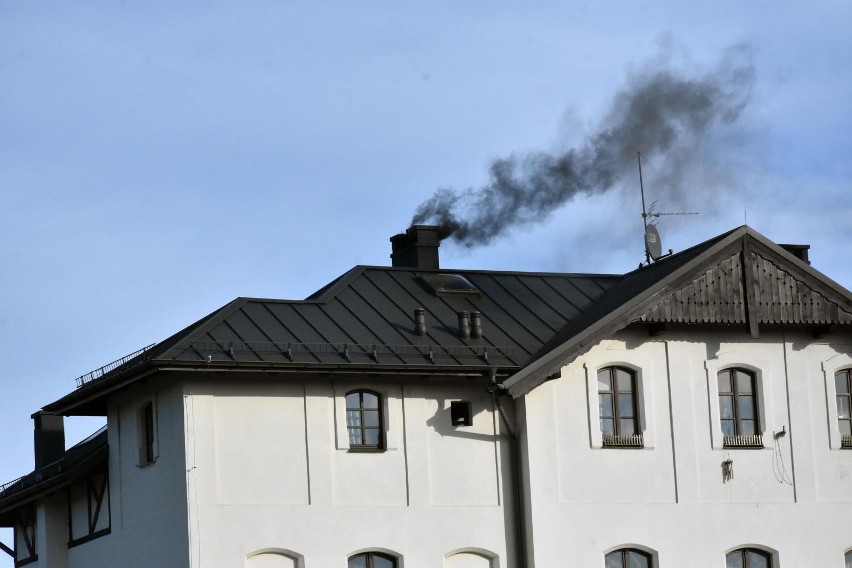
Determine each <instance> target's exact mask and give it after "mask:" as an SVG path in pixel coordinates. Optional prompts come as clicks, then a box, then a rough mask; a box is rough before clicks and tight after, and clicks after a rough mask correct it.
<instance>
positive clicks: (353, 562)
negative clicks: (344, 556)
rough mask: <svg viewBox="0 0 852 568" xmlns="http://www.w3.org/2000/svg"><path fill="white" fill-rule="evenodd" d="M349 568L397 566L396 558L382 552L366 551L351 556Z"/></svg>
mask: <svg viewBox="0 0 852 568" xmlns="http://www.w3.org/2000/svg"><path fill="white" fill-rule="evenodd" d="M348 568H396V558H394V557H393V556H389V555H387V554H382V553H381V552H365V553H363V554H356V555H355V556H350V557H349V565H348Z"/></svg>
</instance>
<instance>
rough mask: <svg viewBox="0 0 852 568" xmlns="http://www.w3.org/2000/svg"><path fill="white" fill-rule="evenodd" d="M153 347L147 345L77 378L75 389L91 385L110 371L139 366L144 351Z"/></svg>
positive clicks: (142, 359) (142, 361)
mask: <svg viewBox="0 0 852 568" xmlns="http://www.w3.org/2000/svg"><path fill="white" fill-rule="evenodd" d="M155 345H156V343H152V344H151V345H148V346H147V347H143V348H142V349H139V350H138V351H134V352H133V353H131V354H130V355H125V356H124V357H122V358H121V359H116V360H115V361H113V362H112V363H109V364H107V365H104V366H103V367H100V368H97V369H95V370H94V371H92V372H91V373H86V374H85V375H82V376H80V377H77V379H76V380H77V388H78V389H79V388H81V387H84V386H86V385H88V384H89V383H91V382H92V381H96V380H98V379H100V378H101V377H103V376H104V375H106V374H107V373H111V372H112V371H116V372H120V371H123V370H126V369H129V368H131V367H135V366H136V365H139V364H141V363H144V362H145V357H142V355H143V354H144V353H145V352H146V351H148V350H149V349H151V348H152V347H154V346H155Z"/></svg>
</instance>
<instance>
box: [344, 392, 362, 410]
mask: <svg viewBox="0 0 852 568" xmlns="http://www.w3.org/2000/svg"><path fill="white" fill-rule="evenodd" d="M358 394H359V393H357V392H352V393H349V394H347V395H346V408H347V409H349V408H361V398H360V397H359V396H358Z"/></svg>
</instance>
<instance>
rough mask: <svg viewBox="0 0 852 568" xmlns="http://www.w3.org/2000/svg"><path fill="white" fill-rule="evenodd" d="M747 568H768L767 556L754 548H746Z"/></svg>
mask: <svg viewBox="0 0 852 568" xmlns="http://www.w3.org/2000/svg"><path fill="white" fill-rule="evenodd" d="M746 557H748V568H769V558H767V557H766V556H765V555H764V554H763V553H762V552H758V551H756V550H747V551H746Z"/></svg>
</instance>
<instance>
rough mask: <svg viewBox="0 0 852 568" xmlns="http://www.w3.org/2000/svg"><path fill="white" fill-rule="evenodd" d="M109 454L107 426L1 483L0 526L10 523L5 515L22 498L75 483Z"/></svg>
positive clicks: (99, 465) (96, 467)
mask: <svg viewBox="0 0 852 568" xmlns="http://www.w3.org/2000/svg"><path fill="white" fill-rule="evenodd" d="M108 457H109V447H108V445H107V428H106V426H104V427H102V428H101V429H100V430H98V431H97V432H95V433H94V434H92V435H91V436H89V437H88V438H86V439H85V440H83V441H82V442H80V443H78V444H76V445H74V446H72V447H71V448H68V450H66V451H65V454H64V455H63V456H62V458H61V459H58V460H56V461H55V462H53V463H50V464H48V465H46V466H44V467H42V468H41V469H37V470H35V471H33V472H32V473H29V474H27V475H25V476H23V477H20V478H18V479H16V480H14V481H10V482H8V483H5V484H3V485H0V526H10V525H9V521H10V520H12V521H13V519H8V518H6V516H5V515H4V513H6V512H7V511H9V510H11V509H12V508H14V507H15V506H16V505H17V504H18V503H20V502H21V501H26V500H28V499H30V498H32V497H33V496H35V495H40V494H43V493H45V492H48V491H55V490H56V489H57V488H59V487H62V486H64V485H67V484H68V483H71V482H72V481H73V480H75V479H77V478H79V477H81V476H83V475H86V474H87V473H90V472H92V471H96V470H97V469H98V468H103V467H106V464H107V459H108Z"/></svg>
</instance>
